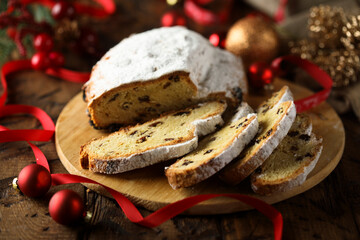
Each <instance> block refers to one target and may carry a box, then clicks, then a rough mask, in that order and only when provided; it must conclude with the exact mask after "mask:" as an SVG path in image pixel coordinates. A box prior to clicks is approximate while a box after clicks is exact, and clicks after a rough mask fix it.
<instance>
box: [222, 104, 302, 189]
mask: <svg viewBox="0 0 360 240" xmlns="http://www.w3.org/2000/svg"><path fill="white" fill-rule="evenodd" d="M295 116H296V109H295V104H294V102H292V101H287V102H282V103H278V104H277V105H276V106H275V107H273V108H271V109H269V110H268V111H266V112H265V113H262V114H258V121H259V129H260V131H259V132H258V133H257V135H256V137H255V138H254V139H253V140H252V141H251V142H250V144H249V145H248V146H247V147H246V149H245V150H244V151H243V152H242V153H241V154H240V156H239V157H237V158H236V159H234V160H233V161H232V162H231V163H230V164H228V165H227V166H226V167H225V168H224V169H223V170H222V171H221V172H220V174H219V176H220V179H221V180H223V181H225V182H227V183H228V184H231V185H236V184H238V183H240V182H241V181H242V180H244V179H245V178H246V177H248V176H249V175H250V174H251V173H252V172H253V171H254V170H255V169H256V168H258V167H259V166H260V165H261V164H262V163H263V162H264V161H265V160H266V159H267V158H268V157H269V156H270V154H271V153H272V152H273V151H274V149H275V148H276V147H277V146H278V145H279V143H280V142H281V140H282V139H283V138H284V137H285V136H286V135H287V133H288V131H289V129H290V127H291V125H292V124H293V122H294V120H295Z"/></svg>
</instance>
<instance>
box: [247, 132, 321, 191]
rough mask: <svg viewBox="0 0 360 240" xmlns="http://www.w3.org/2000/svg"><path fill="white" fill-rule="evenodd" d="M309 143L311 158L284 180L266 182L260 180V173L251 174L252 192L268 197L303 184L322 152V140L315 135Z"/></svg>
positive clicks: (312, 135)
mask: <svg viewBox="0 0 360 240" xmlns="http://www.w3.org/2000/svg"><path fill="white" fill-rule="evenodd" d="M311 141H312V142H313V147H312V148H311V155H312V157H308V158H307V159H306V160H304V164H302V165H301V166H300V167H299V168H298V169H297V170H296V171H295V172H293V173H292V174H291V175H290V176H288V177H285V178H279V179H277V180H274V181H266V180H264V179H262V178H261V177H260V176H261V173H260V172H259V173H257V172H255V173H253V174H252V175H251V188H252V189H253V191H254V192H256V193H258V194H261V195H270V194H273V193H275V192H280V191H281V192H285V191H289V190H291V189H292V188H294V187H296V186H299V185H301V184H303V183H304V182H305V180H306V177H307V176H308V174H309V173H310V172H311V171H312V170H313V169H314V167H315V166H316V164H317V162H318V160H319V158H320V155H321V151H322V147H323V146H322V138H321V137H317V136H316V135H315V134H313V133H312V134H311Z"/></svg>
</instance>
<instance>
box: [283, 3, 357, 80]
mask: <svg viewBox="0 0 360 240" xmlns="http://www.w3.org/2000/svg"><path fill="white" fill-rule="evenodd" d="M308 30H309V39H302V40H299V41H296V42H290V43H289V47H290V52H291V53H292V54H295V55H298V56H300V57H301V58H303V59H307V60H309V61H312V62H314V63H315V64H317V65H318V66H319V67H321V68H322V69H323V70H324V71H326V72H327V73H328V74H329V75H330V76H331V78H332V79H333V81H334V84H333V86H334V87H345V86H348V85H350V84H351V83H353V82H356V81H357V80H358V77H359V76H360V58H359V55H360V15H358V16H347V15H346V14H345V13H344V10H343V9H342V8H336V7H330V6H325V5H320V6H317V7H313V8H311V9H310V17H309V20H308Z"/></svg>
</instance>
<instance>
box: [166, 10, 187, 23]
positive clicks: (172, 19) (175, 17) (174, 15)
mask: <svg viewBox="0 0 360 240" xmlns="http://www.w3.org/2000/svg"><path fill="white" fill-rule="evenodd" d="M161 25H162V26H163V27H171V26H185V25H186V19H185V17H184V16H183V15H182V14H180V13H178V12H176V11H170V12H167V13H165V14H164V15H163V16H162V18H161Z"/></svg>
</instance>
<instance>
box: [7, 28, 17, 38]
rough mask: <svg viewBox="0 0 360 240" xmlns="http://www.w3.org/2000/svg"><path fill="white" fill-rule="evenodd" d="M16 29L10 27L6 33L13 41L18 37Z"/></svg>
mask: <svg viewBox="0 0 360 240" xmlns="http://www.w3.org/2000/svg"><path fill="white" fill-rule="evenodd" d="M16 32H17V31H16V28H14V27H9V28H8V29H7V30H6V33H7V35H8V36H9V38H11V39H15V36H16Z"/></svg>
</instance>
